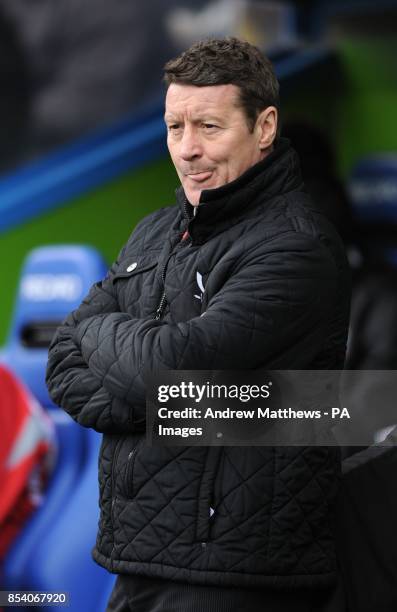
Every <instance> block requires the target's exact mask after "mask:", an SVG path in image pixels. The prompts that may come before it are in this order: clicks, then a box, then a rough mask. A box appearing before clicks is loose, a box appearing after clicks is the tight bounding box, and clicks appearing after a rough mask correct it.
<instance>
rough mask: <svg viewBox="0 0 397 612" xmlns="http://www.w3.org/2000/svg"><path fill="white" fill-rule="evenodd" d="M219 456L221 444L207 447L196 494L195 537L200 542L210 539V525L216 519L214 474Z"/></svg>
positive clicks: (220, 454)
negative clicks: (197, 493)
mask: <svg viewBox="0 0 397 612" xmlns="http://www.w3.org/2000/svg"><path fill="white" fill-rule="evenodd" d="M221 456H222V447H221V446H218V447H216V446H210V447H209V448H208V453H207V458H206V461H205V465H204V470H203V476H202V479H201V483H200V488H199V495H198V512H197V527H196V537H197V540H198V541H199V542H202V543H204V542H207V541H208V540H210V536H211V527H212V525H213V523H214V521H215V520H216V502H215V499H214V491H215V476H216V474H217V471H218V467H219V464H220V459H221Z"/></svg>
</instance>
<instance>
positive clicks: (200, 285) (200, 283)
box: [194, 272, 205, 302]
mask: <svg viewBox="0 0 397 612" xmlns="http://www.w3.org/2000/svg"><path fill="white" fill-rule="evenodd" d="M196 281H197V285H198V288H199V289H200V291H201V293H200V295H197V294H196V293H195V294H194V297H195V298H196V299H198V300H200V302H201V301H202V299H203V293H204V291H205V289H204V285H203V275H202V274H200V272H196Z"/></svg>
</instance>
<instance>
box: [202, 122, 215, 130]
mask: <svg viewBox="0 0 397 612" xmlns="http://www.w3.org/2000/svg"><path fill="white" fill-rule="evenodd" d="M217 127H218V126H217V125H215V124H214V123H203V128H204V129H205V130H208V131H211V130H215V129H216V128H217Z"/></svg>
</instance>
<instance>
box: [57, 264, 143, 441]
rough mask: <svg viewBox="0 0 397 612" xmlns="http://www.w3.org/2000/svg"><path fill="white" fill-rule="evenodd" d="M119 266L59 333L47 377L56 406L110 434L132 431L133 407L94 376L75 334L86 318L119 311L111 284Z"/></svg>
mask: <svg viewBox="0 0 397 612" xmlns="http://www.w3.org/2000/svg"><path fill="white" fill-rule="evenodd" d="M121 254H122V253H121ZM121 254H120V255H121ZM117 265H118V263H117V261H116V263H115V264H114V265H113V266H112V268H111V269H110V271H109V273H108V275H107V276H106V278H105V279H104V280H103V281H101V282H99V283H96V284H95V285H93V287H92V288H91V291H90V292H89V294H88V296H87V297H86V298H85V299H84V301H83V302H82V304H81V305H80V306H79V308H78V309H77V310H75V311H73V312H72V313H71V314H69V316H68V317H67V318H66V319H65V321H64V322H63V324H62V325H61V326H60V327H59V328H58V329H57V331H56V333H55V336H54V338H53V340H52V342H51V345H50V348H49V357H48V365H47V374H46V383H47V387H48V390H49V393H50V396H51V398H52V399H53V401H54V402H55V403H56V404H58V405H59V406H61V407H62V408H63V409H64V410H66V412H68V413H69V414H70V416H71V417H72V418H74V419H75V420H76V421H77V422H78V423H80V424H81V425H84V426H85V427H92V428H93V429H95V430H97V431H100V432H107V433H112V432H117V431H123V430H125V429H126V428H130V426H131V422H130V416H131V415H130V412H131V407H130V406H128V405H127V404H126V402H125V401H122V400H120V399H119V398H117V397H114V396H113V395H112V394H111V393H110V392H109V391H108V390H107V389H105V388H104V387H103V386H102V382H101V379H100V378H98V377H97V376H95V375H94V374H93V373H92V372H91V370H90V369H89V367H88V365H87V363H86V361H85V360H84V358H83V356H82V354H81V351H80V347H79V346H78V345H77V344H76V342H75V340H74V334H75V330H76V327H77V325H78V324H79V323H81V322H82V321H84V320H85V319H86V318H87V317H92V316H94V315H99V314H100V313H115V312H118V311H119V307H118V303H117V300H116V297H115V295H114V293H113V291H112V283H111V279H112V276H113V274H114V271H115V269H116V268H117Z"/></svg>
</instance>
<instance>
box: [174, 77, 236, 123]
mask: <svg viewBox="0 0 397 612" xmlns="http://www.w3.org/2000/svg"><path fill="white" fill-rule="evenodd" d="M238 108H239V88H238V87H237V86H236V85H231V84H228V85H209V86H206V87H196V86H195V85H181V84H179V83H171V85H170V86H169V88H168V90H167V95H166V98H165V117H166V118H167V116H168V115H175V114H181V113H182V114H203V113H208V112H211V113H222V114H224V113H225V112H227V111H230V112H232V111H236V110H237V109H238Z"/></svg>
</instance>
